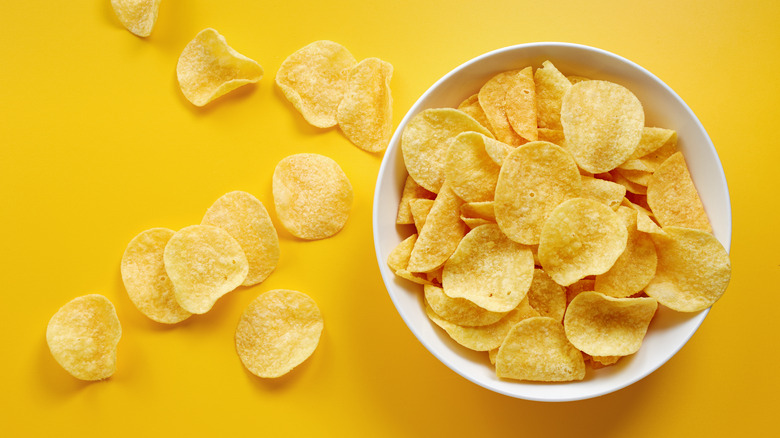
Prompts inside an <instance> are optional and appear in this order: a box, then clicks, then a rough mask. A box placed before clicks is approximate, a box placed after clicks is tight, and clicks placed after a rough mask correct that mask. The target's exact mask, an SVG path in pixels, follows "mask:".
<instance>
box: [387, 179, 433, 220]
mask: <svg viewBox="0 0 780 438" xmlns="http://www.w3.org/2000/svg"><path fill="white" fill-rule="evenodd" d="M435 197H436V193H433V192H430V191H428V190H425V189H424V188H422V186H420V185H419V184H417V183H416V182H415V181H414V179H413V178H412V177H411V176H408V175H407V176H406V182H404V188H403V191H402V192H401V202H399V203H398V216H397V217H396V219H395V223H397V224H399V225H405V224H413V223H414V217H412V211H411V208H410V204H409V201H410V200H412V199H418V198H420V199H433V198H435Z"/></svg>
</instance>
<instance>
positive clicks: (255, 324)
mask: <svg viewBox="0 0 780 438" xmlns="http://www.w3.org/2000/svg"><path fill="white" fill-rule="evenodd" d="M323 327H324V322H323V319H322V314H321V313H320V309H319V308H318V307H317V303H315V302H314V300H312V299H311V297H309V296H308V295H306V294H303V293H301V292H297V291H293V290H280V289H277V290H272V291H268V292H266V293H264V294H262V295H260V296H259V297H257V298H255V300H254V301H252V302H251V303H250V304H249V306H248V307H247V308H246V310H244V313H243V314H242V315H241V319H240V320H239V321H238V326H237V327H236V352H237V353H238V357H239V358H241V363H243V364H244V366H245V367H246V369H248V370H249V372H251V373H252V374H254V375H256V376H258V377H264V378H274V377H280V376H283V375H285V374H287V373H289V372H290V371H292V369H293V368H295V367H296V366H298V365H300V364H301V363H303V361H305V360H306V359H308V358H309V356H311V355H312V353H314V350H315V349H316V348H317V345H318V344H319V342H320V335H321V334H322V329H323Z"/></svg>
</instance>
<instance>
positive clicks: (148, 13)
mask: <svg viewBox="0 0 780 438" xmlns="http://www.w3.org/2000/svg"><path fill="white" fill-rule="evenodd" d="M111 7H112V8H114V13H115V14H116V16H117V18H119V21H120V22H121V23H122V26H124V27H125V28H126V29H127V30H129V31H130V32H132V33H134V34H135V35H138V36H139V37H148V36H149V35H151V34H152V28H154V23H155V22H156V21H157V11H158V10H159V9H160V0H111Z"/></svg>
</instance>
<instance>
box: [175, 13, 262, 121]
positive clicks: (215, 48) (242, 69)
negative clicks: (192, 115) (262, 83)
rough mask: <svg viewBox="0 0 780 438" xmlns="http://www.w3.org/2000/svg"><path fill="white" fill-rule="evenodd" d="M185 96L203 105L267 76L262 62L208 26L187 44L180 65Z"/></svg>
mask: <svg viewBox="0 0 780 438" xmlns="http://www.w3.org/2000/svg"><path fill="white" fill-rule="evenodd" d="M176 76H177V78H178V80H179V87H180V88H181V91H182V93H183V94H184V97H186V98H187V100H189V101H190V102H192V104H193V105H195V106H203V105H205V104H207V103H209V102H211V101H212V100H214V99H216V98H218V97H220V96H222V95H224V94H226V93H228V92H230V91H233V90H235V89H236V88H238V87H240V86H242V85H246V84H252V83H255V82H258V81H259V80H260V79H261V78H262V77H263V68H262V67H260V64H258V63H257V62H255V61H253V60H251V59H249V58H247V57H246V56H244V55H242V54H240V53H238V52H236V51H235V50H233V48H231V47H230V46H228V44H227V41H226V40H225V37H223V36H222V35H220V34H219V33H218V32H217V31H216V30H214V29H210V28H208V29H204V30H202V31H201V32H200V33H199V34H198V35H196V36H195V38H194V39H193V40H192V41H190V42H189V44H187V46H186V47H184V50H183V51H182V52H181V55H179V63H178V64H177V65H176Z"/></svg>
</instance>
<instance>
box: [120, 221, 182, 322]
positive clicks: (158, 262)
mask: <svg viewBox="0 0 780 438" xmlns="http://www.w3.org/2000/svg"><path fill="white" fill-rule="evenodd" d="M174 234H175V232H174V231H173V230H169V229H167V228H152V229H150V230H146V231H144V232H142V233H141V234H139V235H137V236H135V237H134V238H133V240H131V241H130V243H129V244H127V248H126V249H125V252H124V254H123V255H122V264H121V272H122V282H123V283H124V285H125V289H126V290H127V295H128V296H129V297H130V301H132V302H133V304H134V305H135V307H136V308H138V310H140V311H141V313H143V314H144V315H146V316H147V317H149V318H150V319H152V320H154V321H157V322H161V323H164V324H175V323H177V322H181V321H184V320H185V319H187V318H189V317H190V315H192V314H191V313H190V312H188V311H186V310H184V309H182V307H181V306H180V305H179V303H178V302H177V301H176V294H175V293H174V290H173V283H172V282H171V279H170V278H169V277H168V273H167V272H166V271H165V262H164V261H163V253H164V251H165V245H167V244H168V241H169V240H170V239H171V237H173V235H174Z"/></svg>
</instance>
